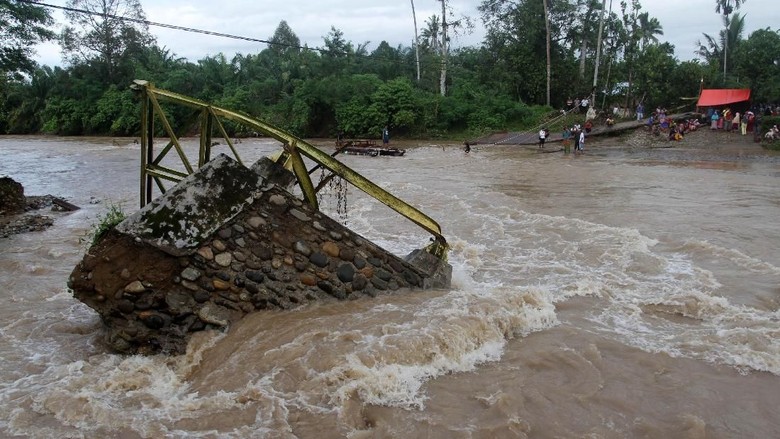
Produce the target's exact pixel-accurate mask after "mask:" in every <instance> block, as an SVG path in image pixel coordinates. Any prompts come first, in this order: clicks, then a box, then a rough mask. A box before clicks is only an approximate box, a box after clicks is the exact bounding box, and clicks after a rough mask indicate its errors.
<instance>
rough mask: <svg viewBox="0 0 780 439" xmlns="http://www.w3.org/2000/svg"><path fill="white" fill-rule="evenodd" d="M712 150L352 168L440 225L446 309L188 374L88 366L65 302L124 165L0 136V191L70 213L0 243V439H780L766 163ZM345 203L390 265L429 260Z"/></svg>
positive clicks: (291, 333)
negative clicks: (8, 189) (11, 183)
mask: <svg viewBox="0 0 780 439" xmlns="http://www.w3.org/2000/svg"><path fill="white" fill-rule="evenodd" d="M719 135H722V136H724V137H717V138H716V137H714V136H719ZM697 136H698V137H697ZM725 136H727V135H726V134H722V133H717V134H715V133H708V132H702V133H695V134H693V135H691V136H689V138H686V140H685V141H683V142H682V143H679V144H676V145H675V147H674V148H647V147H635V146H633V147H632V146H630V145H629V144H628V143H626V144H624V143H622V142H623V141H622V140H619V139H617V140H616V139H613V140H610V141H608V142H605V143H604V144H602V145H600V144H599V142H598V141H595V140H590V141H589V142H588V143H587V149H586V152H585V154H582V155H577V156H574V155H569V156H565V155H563V153H548V154H540V153H537V151H535V150H534V149H533V148H524V147H517V146H477V147H475V148H473V149H472V151H471V153H469V154H465V153H464V152H463V151H462V150H461V149H460V148H459V146H458V145H440V144H431V143H426V144H419V145H417V147H414V148H409V150H408V151H407V153H406V155H405V156H404V157H400V158H396V157H363V156H344V157H342V160H343V161H344V162H345V163H347V164H348V165H349V166H351V167H352V168H354V169H356V170H357V171H358V172H360V173H362V174H364V175H366V176H367V177H369V178H370V179H372V180H373V181H374V182H376V183H378V184H379V185H380V186H382V187H384V188H386V189H388V190H389V191H390V192H392V193H393V194H395V195H397V196H399V197H400V198H402V199H404V200H406V201H408V202H409V203H410V204H412V205H414V206H416V207H418V208H419V209H420V210H422V211H423V212H425V213H426V214H428V215H429V216H431V217H432V218H434V219H436V220H437V221H438V222H439V223H440V224H441V226H442V230H443V234H444V236H446V237H447V239H448V241H449V243H450V244H451V246H452V249H451V251H450V255H449V259H450V263H451V264H452V266H453V284H452V288H451V289H448V290H432V291H411V292H410V291H397V292H395V293H393V294H389V295H384V296H379V297H377V298H374V299H371V298H365V299H359V300H354V301H347V302H336V301H334V302H330V303H322V304H315V305H309V306H305V307H302V308H300V309H296V310H293V311H284V312H282V311H269V312H258V313H255V314H253V315H251V316H250V317H248V318H246V319H244V320H242V321H240V322H239V323H237V324H235V325H234V326H233V327H231V328H230V330H229V331H228V332H226V333H216V332H204V333H200V334H198V336H196V337H195V338H194V339H193V341H192V342H191V343H190V345H189V348H188V353H187V354H186V355H183V356H180V357H166V356H154V357H142V356H130V357H127V356H120V355H115V354H112V353H111V352H108V351H106V349H105V347H104V346H103V344H102V343H101V322H100V320H99V318H98V317H97V315H96V314H95V313H94V312H93V311H92V310H91V309H89V308H87V307H86V306H84V305H82V304H81V303H80V302H78V301H76V300H75V299H73V298H72V296H71V295H70V293H69V291H68V290H67V287H66V281H67V278H68V276H69V274H70V272H71V270H72V269H73V267H74V266H75V265H76V264H77V263H78V262H79V261H80V259H81V257H82V256H83V254H84V252H85V251H86V247H85V244H84V243H83V242H82V241H83V238H84V237H85V235H86V234H87V233H88V232H89V231H90V229H91V227H92V225H93V224H95V223H96V222H97V221H98V219H99V217H100V216H101V215H103V214H105V213H106V211H107V209H108V206H109V205H111V204H118V205H121V206H122V207H123V208H124V210H125V211H126V212H128V213H129V212H132V211H134V210H135V209H137V208H138V203H139V201H138V198H139V166H140V148H139V146H138V145H136V144H134V143H133V140H132V139H110V138H62V137H14V136H0V151H2V157H3V159H2V161H0V175H8V176H10V177H12V178H14V179H15V180H16V181H18V182H20V183H22V184H23V185H24V187H25V193H26V194H27V195H45V194H52V195H56V196H59V197H62V198H66V199H67V200H68V201H70V202H71V203H73V204H76V205H78V206H81V207H82V209H81V210H79V211H76V212H72V213H56V212H45V214H47V215H50V216H52V217H53V218H54V226H53V227H51V228H49V229H47V230H45V231H43V232H35V233H27V234H21V235H14V236H11V237H9V238H4V239H0V297H2V300H3V306H2V307H0V338H1V339H2V343H1V344H0V351H1V352H2V363H1V365H0V436H1V437H11V438H13V437H30V438H107V437H113V438H266V437H267V438H296V437H297V438H352V439H361V438H441V439H445V438H525V437H528V438H773V437H774V438H776V437H780V155H778V154H777V153H771V152H765V151H764V150H762V149H761V148H760V147H758V146H757V145H755V144H752V143H750V142H745V141H743V139H740V138H739V137H737V136H733V139H734V140H733V141H732V140H724V139H726V137H725ZM185 143H186V144H187V145H188V146H187V151H188V154H192V155H194V154H195V149H194V148H195V145H196V140H195V139H188V140H187V141H186V142H185ZM394 146H396V145H394ZM238 147H239V152H240V154H241V155H242V158H243V159H244V160H245V161H249V162H250V163H251V162H252V161H254V159H257V158H259V157H260V156H262V155H266V154H269V153H271V152H273V151H275V150H277V149H278V147H279V145H278V144H277V143H275V142H272V141H269V140H263V139H253V140H244V141H243V143H241V144H239V145H238ZM217 148H218V151H217V152H220V151H221V150H219V147H217ZM548 148H552V146H550V145H548ZM317 178H319V177H318V175H316V174H315V180H316V179H317ZM341 200H342V201H343V198H342V199H341ZM339 202H340V197H339V196H338V195H337V194H336V193H335V192H328V193H325V194H324V195H323V200H322V209H323V211H325V212H326V213H329V214H331V215H332V216H334V217H336V218H340V219H341V220H342V221H346V223H347V225H348V226H349V227H350V228H352V229H353V230H354V231H355V232H357V233H359V234H361V235H363V236H364V237H366V238H368V239H370V240H372V241H374V242H376V243H377V244H379V245H381V246H383V247H384V248H386V249H388V250H390V251H391V252H393V253H394V254H397V255H400V256H403V255H406V254H407V253H409V252H410V251H411V250H413V249H415V248H419V247H421V246H423V245H425V244H426V243H427V241H428V235H427V234H426V233H425V232H424V231H422V230H421V229H419V228H417V227H416V226H415V225H414V224H412V223H411V222H409V221H406V220H404V219H403V218H401V217H399V216H398V215H397V214H395V212H393V211H391V210H390V209H388V208H386V207H384V206H383V205H380V204H378V203H377V202H375V201H374V200H373V199H371V198H369V197H367V196H365V195H363V194H362V193H360V192H359V191H358V190H357V189H355V188H349V189H348V191H347V193H346V206H347V214H346V216H344V215H340V214H339V213H338V210H339V206H338V205H339Z"/></svg>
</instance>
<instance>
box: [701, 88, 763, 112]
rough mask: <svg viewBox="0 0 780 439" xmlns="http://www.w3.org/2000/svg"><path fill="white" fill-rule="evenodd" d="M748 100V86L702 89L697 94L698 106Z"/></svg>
mask: <svg viewBox="0 0 780 439" xmlns="http://www.w3.org/2000/svg"><path fill="white" fill-rule="evenodd" d="M748 100H750V89H749V88H722V89H711V90H702V91H701V95H700V96H699V102H698V103H697V104H696V106H698V107H711V106H714V107H716V106H719V105H728V104H734V103H736V102H744V101H748Z"/></svg>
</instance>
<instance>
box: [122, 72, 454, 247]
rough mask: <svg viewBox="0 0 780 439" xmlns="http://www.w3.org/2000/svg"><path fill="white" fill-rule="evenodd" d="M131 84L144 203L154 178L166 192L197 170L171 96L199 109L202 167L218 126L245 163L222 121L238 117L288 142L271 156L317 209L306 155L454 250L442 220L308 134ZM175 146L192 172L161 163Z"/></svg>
mask: <svg viewBox="0 0 780 439" xmlns="http://www.w3.org/2000/svg"><path fill="white" fill-rule="evenodd" d="M131 87H132V88H133V89H134V90H136V91H138V92H139V93H140V96H141V207H143V206H144V205H146V204H147V203H149V202H150V201H152V182H154V183H155V184H156V185H157V187H158V189H159V190H160V192H162V193H165V186H164V185H163V180H168V181H172V182H178V181H180V180H181V179H183V178H184V177H186V176H187V175H189V174H191V173H193V169H194V168H193V165H192V164H191V163H190V162H189V160H188V158H187V156H186V155H185V154H184V150H183V149H182V147H181V144H180V143H179V139H178V136H177V135H176V133H175V132H174V131H173V128H172V127H171V125H170V123H169V122H168V119H167V118H166V115H165V112H164V111H163V109H162V107H161V106H160V100H165V101H169V102H173V103H176V104H180V105H184V106H188V107H191V108H194V109H195V110H196V113H195V116H197V117H198V118H199V119H200V148H199V154H198V164H197V167H198V168H199V167H201V166H203V165H204V164H205V163H206V162H208V161H209V160H210V159H211V147H212V131H213V130H214V128H215V127H216V128H217V130H218V131H219V133H220V134H221V136H222V138H223V139H224V140H225V142H226V143H227V145H228V147H229V148H230V150H231V151H232V153H233V155H234V156H235V158H236V160H237V161H238V162H239V163H242V162H241V158H240V157H239V155H238V151H236V148H235V145H233V142H232V141H231V139H230V136H228V135H227V132H226V131H225V128H224V126H223V125H222V123H221V122H220V118H224V119H228V120H231V121H233V122H237V123H239V124H241V125H243V126H245V127H247V128H251V129H253V130H254V131H257V132H260V133H263V134H265V135H267V136H269V137H272V138H274V139H276V140H278V141H280V142H282V144H283V145H284V146H283V149H282V150H281V151H279V152H278V153H276V154H274V155H273V156H272V157H271V159H272V160H274V161H276V162H277V163H279V164H281V165H283V166H285V167H286V168H287V169H290V170H292V171H293V172H294V173H295V176H296V177H297V180H298V185H299V187H300V189H301V193H302V194H303V198H304V201H305V202H307V203H308V204H309V205H311V207H312V208H314V209H316V210H319V205H318V202H317V197H316V194H317V191H318V190H319V189H321V187H318V188H315V187H314V184H313V183H312V181H311V178H310V177H309V170H307V169H306V165H305V163H304V161H303V157H306V158H308V159H310V160H312V161H314V162H315V163H317V164H318V166H319V167H323V168H326V169H328V170H330V171H331V172H332V173H333V174H334V175H338V176H339V177H341V178H342V179H344V180H346V181H348V182H349V183H351V184H352V185H353V186H355V187H357V188H358V189H360V190H362V191H363V192H365V193H366V194H368V195H369V196H371V197H373V198H375V199H376V200H378V201H380V202H381V203H383V204H385V205H387V206H388V207H390V208H391V209H393V210H395V211H396V212H398V213H399V214H401V215H403V216H404V217H406V218H408V219H409V220H410V221H412V222H413V223H415V224H417V225H418V226H420V227H422V228H423V229H424V230H426V231H427V232H429V233H430V234H431V235H433V238H432V241H433V242H432V243H431V244H430V245H429V246H427V247H426V251H428V252H429V253H432V254H433V255H435V256H437V257H439V258H440V259H442V260H446V258H447V250H448V245H447V241H446V240H445V239H444V236H442V234H441V227H440V226H439V224H438V223H437V222H436V221H434V220H433V219H432V218H430V217H429V216H427V215H425V214H424V213H422V212H421V211H419V210H418V209H416V208H414V207H413V206H411V205H409V204H408V203H406V202H405V201H403V200H401V199H400V198H398V197H396V196H394V195H393V194H391V193H389V192H387V191H386V190H384V189H382V188H381V187H379V186H377V185H376V184H375V183H373V182H372V181H370V180H368V179H367V178H366V177H364V176H362V175H360V174H359V173H358V172H356V171H355V170H353V169H351V168H349V167H348V166H347V165H345V164H343V163H341V162H340V161H338V160H336V159H335V158H334V157H332V156H330V155H329V154H326V153H324V152H322V151H321V150H320V149H318V148H316V147H314V146H313V145H311V144H309V143H307V142H306V141H304V140H303V139H300V138H298V137H296V136H294V135H292V134H290V133H288V132H286V131H284V130H282V129H281V128H278V127H275V126H273V125H270V124H268V123H266V122H262V121H260V120H257V119H255V118H253V117H250V116H247V115H244V114H241V113H237V112H235V111H231V110H227V109H225V108H220V107H217V106H214V105H210V104H208V103H206V102H203V101H200V100H198V99H194V98H191V97H188V96H184V95H181V94H178V93H173V92H170V91H167V90H163V89H159V88H156V87H155V86H154V85H153V84H152V83H150V82H148V81H143V80H135V81H133V84H132V86H131ZM155 115H156V116H157V118H159V120H160V122H161V123H162V126H163V129H164V130H165V132H166V134H167V135H168V138H169V139H170V141H169V142H168V144H167V145H166V146H165V147H163V148H162V150H161V151H160V152H159V154H157V155H156V156H155V154H154V132H155V128H154V122H155ZM171 149H175V150H176V153H177V154H178V156H179V158H180V159H181V162H182V164H183V166H184V169H185V170H186V173H185V172H181V171H178V170H175V169H171V168H168V167H165V166H162V165H161V164H160V163H161V162H162V160H163V159H164V158H165V157H166V156H167V154H168V153H169V152H170V151H171Z"/></svg>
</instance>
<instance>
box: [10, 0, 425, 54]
mask: <svg viewBox="0 0 780 439" xmlns="http://www.w3.org/2000/svg"><path fill="white" fill-rule="evenodd" d="M16 1H17V2H19V3H26V4H30V5H36V6H43V7H46V8H52V9H59V10H62V11H67V12H74V13H77V14H85V15H92V16H97V17H103V18H104V19H107V18H111V19H114V20H120V21H127V22H131V23H138V24H144V25H147V26H156V27H162V28H166V29H173V30H179V31H183V32H190V33H197V34H203V35H209V36H215V37H221V38H229V39H234V40H242V41H249V42H253V43H263V44H268V45H269V46H282V47H287V48H293V49H301V50H312V51H315V52H319V53H320V54H324V55H343V56H353V57H355V58H358V59H360V58H367V59H371V60H374V61H384V62H388V63H392V64H399V65H402V66H405V67H410V66H411V61H406V60H404V59H403V58H404V57H403V55H402V54H401V53H400V52H399V56H400V57H401V59H400V60H398V59H390V58H387V57H385V56H374V55H370V54H359V53H350V52H340V51H335V50H329V49H322V48H318V47H308V46H298V45H295V44H286V43H279V42H274V41H268V40H263V39H259V38H253V37H245V36H242V35H233V34H227V33H224V32H215V31H210V30H204V29H198V28H194V27H187V26H179V25H175V24H168V23H159V22H156V21H151V20H142V19H139V18H132V17H123V16H119V15H114V14H108V13H102V12H96V11H89V10H86V9H78V8H71V7H67V6H59V5H52V4H48V3H40V2H36V1H33V0H16ZM399 61H400V62H399Z"/></svg>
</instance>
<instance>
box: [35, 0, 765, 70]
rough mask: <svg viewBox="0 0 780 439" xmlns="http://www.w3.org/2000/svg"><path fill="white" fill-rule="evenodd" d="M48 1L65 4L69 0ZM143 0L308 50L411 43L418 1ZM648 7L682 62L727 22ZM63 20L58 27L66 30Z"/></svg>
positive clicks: (705, 5) (43, 50)
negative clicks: (333, 37)
mask: <svg viewBox="0 0 780 439" xmlns="http://www.w3.org/2000/svg"><path fill="white" fill-rule="evenodd" d="M41 3H48V4H52V5H59V6H64V5H65V0H48V1H46V0H43V1H41ZM480 3H481V2H480V1H479V0H471V1H468V0H450V5H451V6H452V8H453V10H454V12H455V13H456V15H457V16H461V15H466V16H470V17H472V19H473V20H474V24H475V29H474V31H473V33H472V34H471V35H463V36H460V37H458V38H457V39H455V40H454V41H453V45H454V46H456V47H458V46H469V45H479V44H480V43H481V41H482V38H483V37H484V35H485V30H484V27H483V25H482V21H481V20H480V16H479V13H478V11H477V6H478V5H479V4H480ZM779 3H780V2H778V0H745V3H744V4H743V5H742V7H741V8H740V10H739V11H738V12H739V13H741V14H746V18H745V31H746V32H745V35H744V37H745V38H747V37H748V35H749V34H750V33H751V32H753V31H755V30H757V29H763V28H767V27H770V28H771V29H773V30H777V29H778V28H780V22H779V20H778V18H780V12H778V11H779V9H778V7H779V6H780V4H779ZM607 4H609V1H608V2H607ZM141 5H142V6H143V9H144V11H145V12H146V16H147V19H148V20H150V21H154V22H159V23H166V24H172V25H177V26H185V27H194V28H198V29H204V30H210V31H214V32H221V33H227V34H233V35H240V36H245V37H251V38H257V39H262V40H266V39H269V38H270V37H271V36H272V35H273V33H274V30H276V27H277V26H278V25H279V22H280V21H282V20H286V21H287V23H288V24H289V25H290V27H291V28H292V30H293V31H294V32H295V34H296V35H297V36H298V38H300V40H301V43H302V44H308V45H309V47H321V46H322V45H323V37H324V36H326V35H327V34H328V33H329V32H330V29H331V26H335V27H336V28H337V29H339V30H341V31H342V32H344V38H345V39H346V40H347V41H351V42H352V43H354V44H360V43H365V42H367V41H368V42H370V44H369V50H373V48H375V47H376V45H377V44H379V43H380V42H381V41H383V40H385V41H387V42H388V43H390V45H391V46H393V47H396V46H398V45H399V44H400V45H403V46H411V44H412V40H413V39H414V23H413V21H412V10H411V9H412V8H411V1H404V0H394V1H388V0H309V1H302V0H291V1H286V2H285V1H269V0H229V1H228V0H223V1H221V2H220V1H217V2H215V1H207V0H187V1H184V0H155V1H151V0H141ZM414 6H415V9H416V12H417V26H418V28H423V27H425V20H426V19H427V18H428V17H430V16H431V15H433V14H437V15H439V14H440V13H441V3H440V2H439V1H438V0H417V1H416V2H415V5H414ZM642 7H643V11H648V12H649V13H650V16H652V17H656V18H658V20H659V21H660V22H661V25H662V26H663V31H664V35H663V36H660V37H659V39H660V40H661V41H668V42H670V43H672V44H674V46H675V53H676V56H677V58H678V59H680V60H689V59H693V58H695V57H696V56H695V55H694V53H693V52H694V51H695V50H696V45H695V43H696V41H697V40H699V39H701V37H702V33H708V34H710V35H713V36H715V35H717V33H718V31H719V29H720V28H721V27H722V21H721V16H720V15H718V14H716V13H715V0H643V1H642ZM613 11H614V12H617V13H619V0H613ZM53 16H54V17H55V19H56V20H57V21H58V24H59V25H61V24H62V23H63V22H64V17H63V15H62V13H61V12H60V11H59V10H56V11H54V12H53ZM59 25H58V26H57V27H56V28H55V30H59ZM150 31H151V33H152V34H153V35H155V36H156V38H157V42H158V44H159V45H160V46H161V47H166V48H168V49H169V50H170V51H171V52H173V53H175V54H176V55H178V56H179V57H184V58H187V59H188V60H190V61H197V60H198V59H201V58H203V57H205V56H207V55H216V54H217V53H219V52H222V53H224V54H225V55H226V56H227V57H228V59H230V58H232V56H233V55H235V54H236V53H242V54H249V53H256V52H259V51H261V50H263V49H264V48H265V47H266V45H265V44H262V43H252V42H246V41H239V40H233V39H228V38H221V37H215V36H206V35H200V34H192V33H187V32H182V31H176V30H171V29H165V28H160V27H155V26H152V27H150ZM38 62H39V63H41V64H46V65H50V66H53V65H59V64H61V61H60V49H59V46H57V45H56V44H53V43H47V44H45V45H41V46H39V48H38Z"/></svg>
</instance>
